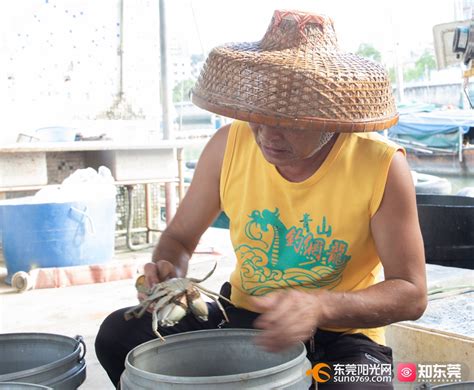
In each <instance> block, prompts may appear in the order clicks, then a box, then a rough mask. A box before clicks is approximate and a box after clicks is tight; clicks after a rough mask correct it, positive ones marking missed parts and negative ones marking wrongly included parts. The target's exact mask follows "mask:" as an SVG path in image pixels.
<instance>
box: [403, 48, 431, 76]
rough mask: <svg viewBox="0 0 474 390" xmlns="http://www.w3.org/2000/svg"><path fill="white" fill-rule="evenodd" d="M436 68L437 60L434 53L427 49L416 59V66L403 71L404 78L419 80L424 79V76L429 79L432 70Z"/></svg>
mask: <svg viewBox="0 0 474 390" xmlns="http://www.w3.org/2000/svg"><path fill="white" fill-rule="evenodd" d="M435 68H436V61H435V58H434V56H433V54H431V53H430V52H429V51H428V50H425V51H424V52H423V54H422V55H421V56H420V58H418V59H417V60H416V62H415V66H414V67H412V68H409V69H406V70H405V71H404V72H403V79H404V80H405V81H417V80H423V79H424V78H427V79H429V73H430V71H431V70H433V69H435Z"/></svg>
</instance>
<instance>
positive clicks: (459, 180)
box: [434, 173, 474, 195]
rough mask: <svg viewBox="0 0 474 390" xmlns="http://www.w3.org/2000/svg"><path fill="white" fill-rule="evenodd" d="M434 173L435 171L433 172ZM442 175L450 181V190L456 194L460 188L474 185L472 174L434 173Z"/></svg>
mask: <svg viewBox="0 0 474 390" xmlns="http://www.w3.org/2000/svg"><path fill="white" fill-rule="evenodd" d="M434 175H436V173H434ZM436 176H440V177H444V178H446V179H448V180H449V181H450V182H451V185H452V187H453V188H452V190H451V194H453V195H454V194H456V193H457V192H458V191H459V190H460V189H461V188H464V187H474V176H449V175H441V174H439V175H436Z"/></svg>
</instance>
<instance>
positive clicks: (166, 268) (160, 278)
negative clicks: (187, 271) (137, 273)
mask: <svg viewBox="0 0 474 390" xmlns="http://www.w3.org/2000/svg"><path fill="white" fill-rule="evenodd" d="M144 275H145V283H146V287H147V288H151V287H153V286H154V285H155V284H158V283H160V282H164V281H165V280H168V279H171V278H176V277H178V270H177V269H176V267H175V266H174V265H173V264H172V263H170V262H169V261H167V260H158V261H157V262H156V263H151V262H150V263H146V264H145V267H144ZM145 298H146V294H144V293H140V292H139V293H138V300H139V301H140V302H142V301H143V300H144V299H145Z"/></svg>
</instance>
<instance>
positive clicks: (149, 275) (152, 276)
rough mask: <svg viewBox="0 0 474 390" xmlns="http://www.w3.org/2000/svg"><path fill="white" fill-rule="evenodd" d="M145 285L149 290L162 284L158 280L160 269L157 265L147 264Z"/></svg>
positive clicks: (145, 267)
mask: <svg viewBox="0 0 474 390" xmlns="http://www.w3.org/2000/svg"><path fill="white" fill-rule="evenodd" d="M144 274H145V283H146V286H147V288H151V287H152V286H154V285H155V284H157V283H159V282H160V279H159V278H158V269H157V268H156V264H155V263H146V264H145V266H144Z"/></svg>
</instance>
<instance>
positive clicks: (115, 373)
mask: <svg viewBox="0 0 474 390" xmlns="http://www.w3.org/2000/svg"><path fill="white" fill-rule="evenodd" d="M221 295H223V296H225V297H230V284H229V283H225V284H224V285H223V286H222V289H221ZM221 303H222V304H223V306H224V308H225V310H226V313H227V316H228V317H229V320H230V321H229V322H228V323H226V322H224V321H223V315H222V313H221V311H220V310H219V308H218V307H217V305H216V304H215V303H214V302H213V303H208V307H209V320H208V321H207V322H201V321H199V320H198V319H196V317H195V316H194V315H192V314H188V315H186V316H185V317H184V318H183V319H182V320H181V321H180V322H179V323H178V324H177V325H175V326H172V327H160V328H159V332H160V333H161V335H163V336H167V335H171V334H175V333H183V332H189V331H193V330H203V329H216V328H247V329H252V328H253V322H254V321H255V319H256V318H257V317H258V315H259V314H258V313H254V312H251V311H248V310H244V309H238V308H236V307H235V306H233V305H231V304H229V303H227V302H225V301H222V300H221ZM127 309H128V308H125V309H120V310H117V311H115V312H113V313H112V314H110V315H109V316H108V317H107V318H106V319H105V320H104V322H103V323H102V325H101V327H100V329H99V333H98V334H97V337H96V340H95V351H96V354H97V358H98V359H99V362H100V364H101V365H102V367H104V369H105V371H106V372H107V374H108V376H109V378H110V380H111V381H112V382H113V384H114V385H115V386H117V385H118V383H119V382H120V376H121V375H122V372H123V370H124V369H125V366H124V363H125V357H126V355H127V353H128V352H129V351H131V350H132V349H133V348H135V347H136V346H138V345H140V344H143V343H145V342H147V341H150V340H153V339H156V336H155V334H154V333H153V331H152V328H151V314H149V313H146V314H145V315H144V316H143V317H142V318H133V319H131V320H129V321H126V320H125V319H124V313H125V311H126V310H127ZM314 341H315V343H314V344H315V348H314V352H311V348H310V346H309V343H306V349H307V350H308V351H309V352H308V359H309V360H310V361H311V362H312V364H313V365H314V364H316V363H318V362H324V363H327V364H329V365H334V364H336V363H339V364H374V363H376V362H377V361H378V362H380V363H383V364H392V350H391V349H390V348H388V347H385V346H383V345H379V344H376V343H375V342H373V341H372V340H370V339H369V338H368V337H366V336H364V335H362V334H353V335H344V334H342V333H336V332H328V331H323V330H318V331H317V332H316V334H315V336H314ZM358 386H359V385H358V384H356V383H348V384H335V383H329V382H328V383H325V384H323V383H320V384H318V388H319V389H326V388H327V389H333V390H342V389H351V390H352V389H361V390H362V389H393V387H392V384H391V383H385V384H382V383H377V384H372V385H371V384H369V383H363V384H360V387H358Z"/></svg>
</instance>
